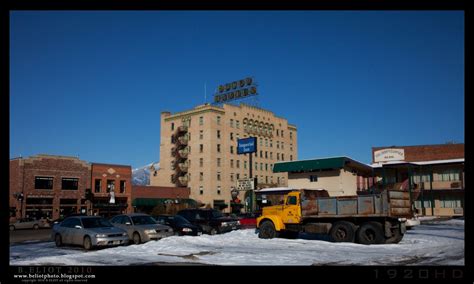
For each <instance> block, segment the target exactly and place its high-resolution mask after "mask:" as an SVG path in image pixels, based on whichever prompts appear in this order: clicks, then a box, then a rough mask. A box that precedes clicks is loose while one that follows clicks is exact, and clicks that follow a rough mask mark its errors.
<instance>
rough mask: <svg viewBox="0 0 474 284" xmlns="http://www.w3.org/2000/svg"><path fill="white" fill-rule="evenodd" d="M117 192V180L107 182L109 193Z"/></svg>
mask: <svg viewBox="0 0 474 284" xmlns="http://www.w3.org/2000/svg"><path fill="white" fill-rule="evenodd" d="M110 191H115V180H113V179H108V180H107V192H110Z"/></svg>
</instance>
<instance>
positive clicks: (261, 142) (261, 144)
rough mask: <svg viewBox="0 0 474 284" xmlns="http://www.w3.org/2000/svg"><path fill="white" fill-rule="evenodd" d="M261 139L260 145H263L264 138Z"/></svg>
mask: <svg viewBox="0 0 474 284" xmlns="http://www.w3.org/2000/svg"><path fill="white" fill-rule="evenodd" d="M259 140H260V146H263V139H262V138H260V139H259Z"/></svg>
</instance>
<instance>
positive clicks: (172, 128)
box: [171, 122, 174, 130]
mask: <svg viewBox="0 0 474 284" xmlns="http://www.w3.org/2000/svg"><path fill="white" fill-rule="evenodd" d="M171 130H174V122H171Z"/></svg>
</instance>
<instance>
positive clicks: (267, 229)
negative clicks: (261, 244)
mask: <svg viewBox="0 0 474 284" xmlns="http://www.w3.org/2000/svg"><path fill="white" fill-rule="evenodd" d="M258 237H259V238H261V239H273V238H277V237H278V232H277V231H276V230H275V226H274V225H273V222H272V221H264V222H263V223H262V225H260V230H259V232H258Z"/></svg>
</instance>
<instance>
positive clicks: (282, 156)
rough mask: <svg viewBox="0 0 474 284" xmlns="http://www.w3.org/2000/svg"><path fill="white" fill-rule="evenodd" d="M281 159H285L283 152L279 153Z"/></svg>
mask: <svg viewBox="0 0 474 284" xmlns="http://www.w3.org/2000/svg"><path fill="white" fill-rule="evenodd" d="M281 160H282V161H284V160H285V154H283V153H281Z"/></svg>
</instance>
